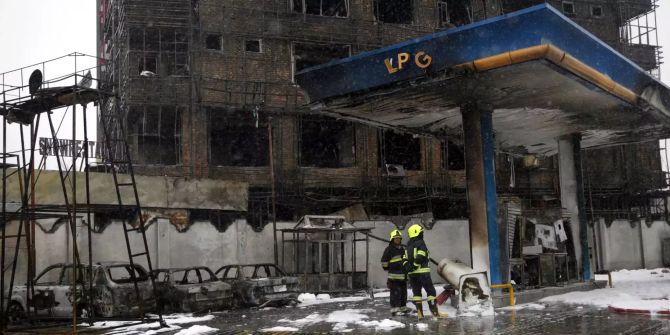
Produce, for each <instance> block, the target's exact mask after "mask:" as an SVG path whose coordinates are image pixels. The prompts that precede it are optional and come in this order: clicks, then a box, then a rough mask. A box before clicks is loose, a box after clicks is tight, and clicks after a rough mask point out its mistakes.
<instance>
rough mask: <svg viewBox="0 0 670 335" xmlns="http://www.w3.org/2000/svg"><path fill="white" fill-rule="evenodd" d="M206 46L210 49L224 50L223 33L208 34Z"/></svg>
mask: <svg viewBox="0 0 670 335" xmlns="http://www.w3.org/2000/svg"><path fill="white" fill-rule="evenodd" d="M205 47H206V48H207V49H208V50H217V51H221V50H223V38H222V37H221V34H207V36H205Z"/></svg>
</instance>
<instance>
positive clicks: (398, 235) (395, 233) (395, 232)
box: [389, 229, 402, 241]
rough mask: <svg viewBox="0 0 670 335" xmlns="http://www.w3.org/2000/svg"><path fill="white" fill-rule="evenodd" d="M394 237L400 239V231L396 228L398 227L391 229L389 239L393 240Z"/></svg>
mask: <svg viewBox="0 0 670 335" xmlns="http://www.w3.org/2000/svg"><path fill="white" fill-rule="evenodd" d="M396 237H398V238H400V239H402V233H401V232H400V230H398V229H393V230H391V235H390V237H389V241H393V239H394V238H396Z"/></svg>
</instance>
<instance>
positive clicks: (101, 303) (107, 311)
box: [96, 287, 114, 318]
mask: <svg viewBox="0 0 670 335" xmlns="http://www.w3.org/2000/svg"><path fill="white" fill-rule="evenodd" d="M96 300H97V303H98V306H96V307H97V308H96V311H97V312H98V315H100V316H102V317H105V318H111V317H112V316H114V295H113V294H112V290H110V289H109V288H108V287H104V288H102V290H100V293H98V299H96Z"/></svg>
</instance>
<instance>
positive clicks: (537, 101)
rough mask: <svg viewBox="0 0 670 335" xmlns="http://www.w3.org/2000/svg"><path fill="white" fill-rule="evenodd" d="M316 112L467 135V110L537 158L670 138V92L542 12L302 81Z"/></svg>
mask: <svg viewBox="0 0 670 335" xmlns="http://www.w3.org/2000/svg"><path fill="white" fill-rule="evenodd" d="M296 80H297V82H298V83H299V84H300V86H301V87H303V88H304V89H305V90H306V92H307V94H308V96H309V99H310V102H311V103H310V105H309V108H310V109H311V111H313V112H319V113H324V114H329V115H332V116H336V117H339V118H345V119H351V120H356V121H361V122H364V123H368V124H373V125H377V126H382V127H390V128H394V129H398V130H401V131H407V132H412V133H420V134H426V135H438V136H444V135H446V136H452V137H456V138H457V137H460V133H461V126H462V125H461V122H462V119H461V106H463V105H464V104H476V105H477V106H478V108H482V109H488V110H490V111H493V116H492V117H493V129H494V131H495V135H496V139H495V140H496V146H498V147H499V148H503V149H507V150H518V151H521V152H529V153H536V154H547V155H550V154H553V153H556V151H557V143H556V139H557V138H559V137H561V136H563V135H570V134H581V135H582V147H584V148H587V147H596V146H603V145H611V144H618V143H630V142H639V141H648V140H653V139H659V138H664V137H670V90H669V89H668V87H666V86H665V85H663V84H662V83H660V82H659V81H658V80H656V79H655V78H653V77H652V76H650V75H649V74H648V73H646V72H645V71H644V70H643V69H641V68H640V67H638V66H637V65H636V64H634V63H633V62H632V61H630V60H628V59H626V58H625V57H624V56H622V55H621V54H619V53H618V52H617V51H615V50H614V49H612V48H611V47H610V46H608V45H607V44H605V43H604V42H602V41H600V40H599V39H598V38H596V37H595V36H593V35H592V34H591V33H589V32H588V31H586V30H585V29H583V28H581V27H579V26H578V25H577V24H576V23H574V22H572V21H571V20H570V19H569V18H567V17H565V16H563V15H562V14H561V13H559V12H558V11H557V10H555V9H553V8H552V7H550V6H548V5H545V4H542V5H538V6H534V7H530V8H527V9H524V10H521V11H518V12H514V13H511V14H508V15H503V16H498V17H494V18H491V19H488V20H484V21H480V22H477V23H473V24H469V25H465V26H461V27H457V28H452V29H449V30H446V31H441V32H437V33H434V34H431V35H428V36H425V37H421V38H417V39H413V40H410V41H406V42H403V43H399V44H395V45H391V46H388V47H384V48H381V49H377V50H373V51H370V52H365V53H361V54H358V55H355V56H353V57H349V58H345V59H341V60H337V61H333V62H330V63H327V64H324V65H320V66H316V67H312V68H309V69H306V70H304V71H302V72H299V73H297V74H296Z"/></svg>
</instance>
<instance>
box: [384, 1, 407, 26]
mask: <svg viewBox="0 0 670 335" xmlns="http://www.w3.org/2000/svg"><path fill="white" fill-rule="evenodd" d="M374 6H375V7H374V11H375V18H376V19H377V21H380V22H386V23H401V24H411V23H412V20H413V16H414V14H413V13H414V8H413V7H414V6H413V4H412V0H375V2H374Z"/></svg>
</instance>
